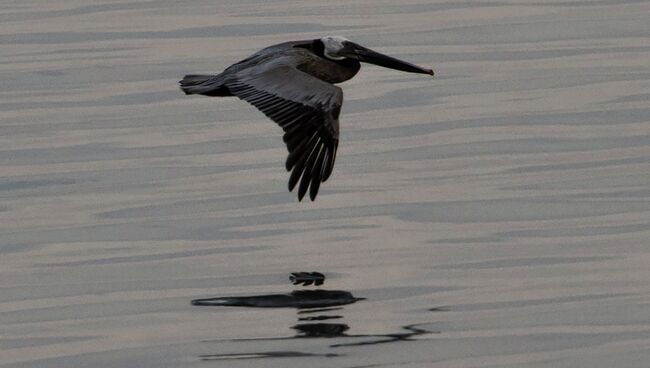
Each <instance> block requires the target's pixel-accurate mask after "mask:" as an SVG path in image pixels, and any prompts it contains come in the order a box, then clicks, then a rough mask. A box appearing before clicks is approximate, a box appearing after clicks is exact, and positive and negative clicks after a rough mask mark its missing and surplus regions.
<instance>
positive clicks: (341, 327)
mask: <svg viewBox="0 0 650 368" xmlns="http://www.w3.org/2000/svg"><path fill="white" fill-rule="evenodd" d="M337 317H338V318H341V317H340V316H337ZM292 328H293V329H294V330H296V331H298V334H297V335H296V337H339V336H346V335H345V331H347V330H349V329H350V327H349V326H348V325H346V324H343V323H301V324H298V325H295V326H293V327H292Z"/></svg>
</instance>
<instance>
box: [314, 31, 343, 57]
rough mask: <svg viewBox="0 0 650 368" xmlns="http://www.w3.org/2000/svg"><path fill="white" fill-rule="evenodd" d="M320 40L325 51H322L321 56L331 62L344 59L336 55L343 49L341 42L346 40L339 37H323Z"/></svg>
mask: <svg viewBox="0 0 650 368" xmlns="http://www.w3.org/2000/svg"><path fill="white" fill-rule="evenodd" d="M320 40H321V41H322V42H323V45H324V46H325V50H324V51H323V54H325V56H326V57H328V58H330V59H332V60H343V59H345V57H344V56H339V55H338V53H339V51H341V50H342V49H343V47H344V45H343V42H345V41H348V39H347V38H344V37H341V36H325V37H323V38H321V39H320Z"/></svg>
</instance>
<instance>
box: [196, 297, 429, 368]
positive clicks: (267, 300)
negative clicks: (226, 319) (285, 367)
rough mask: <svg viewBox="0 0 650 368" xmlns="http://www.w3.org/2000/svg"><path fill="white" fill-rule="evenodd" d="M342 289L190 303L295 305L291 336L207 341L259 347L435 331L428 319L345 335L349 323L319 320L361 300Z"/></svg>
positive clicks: (400, 337) (353, 342) (405, 337)
mask: <svg viewBox="0 0 650 368" xmlns="http://www.w3.org/2000/svg"><path fill="white" fill-rule="evenodd" d="M364 299H365V298H359V297H355V296H353V295H352V293H351V292H349V291H344V290H295V291H293V292H291V293H289V294H268V295H252V296H233V297H217V298H208V299H195V300H193V301H192V305H195V306H211V307H247V308H296V309H298V311H297V313H296V314H297V317H298V318H297V319H298V321H299V322H300V323H298V324H295V325H294V326H291V329H292V330H294V331H296V333H295V335H294V336H280V337H266V338H243V339H230V340H211V341H207V342H237V343H242V342H253V343H256V346H257V347H258V348H259V347H262V346H264V343H268V342H272V341H279V340H295V339H305V338H309V339H318V338H323V339H333V338H342V339H344V340H342V341H341V342H336V343H329V345H327V348H330V349H331V348H339V347H346V346H347V347H349V346H363V345H378V344H386V343H393V342H404V341H415V337H417V336H422V335H427V334H433V333H438V332H437V331H432V330H428V329H425V328H424V327H423V326H425V325H430V324H431V323H430V322H427V323H421V324H411V325H406V326H403V327H402V331H399V332H395V333H387V334H348V331H349V330H350V326H349V325H348V324H346V323H329V322H321V321H327V320H341V319H343V318H344V307H342V305H348V304H353V303H356V302H357V301H361V300H364ZM338 356H341V355H340V354H336V353H311V352H301V351H284V350H283V351H273V350H265V351H247V352H239V353H215V354H203V355H200V356H199V358H200V359H201V360H203V361H213V360H245V359H264V358H296V357H338Z"/></svg>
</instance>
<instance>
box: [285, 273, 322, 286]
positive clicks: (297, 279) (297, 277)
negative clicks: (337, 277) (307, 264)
mask: <svg viewBox="0 0 650 368" xmlns="http://www.w3.org/2000/svg"><path fill="white" fill-rule="evenodd" d="M289 281H291V282H292V283H293V284H294V285H300V284H302V286H309V285H311V284H314V286H320V285H323V283H324V282H325V275H323V274H322V273H320V272H292V273H291V276H289Z"/></svg>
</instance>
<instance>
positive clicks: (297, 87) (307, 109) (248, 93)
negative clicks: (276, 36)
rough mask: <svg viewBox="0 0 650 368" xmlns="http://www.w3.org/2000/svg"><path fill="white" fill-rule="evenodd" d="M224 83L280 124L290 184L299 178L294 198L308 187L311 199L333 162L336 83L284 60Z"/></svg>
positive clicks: (338, 98) (337, 106) (340, 97)
mask: <svg viewBox="0 0 650 368" xmlns="http://www.w3.org/2000/svg"><path fill="white" fill-rule="evenodd" d="M225 85H226V86H227V87H228V89H229V90H230V92H231V93H232V94H234V95H235V96H237V97H239V98H240V99H242V100H244V101H246V102H248V103H250V104H251V105H253V106H255V107H256V108H257V109H258V110H260V111H261V112H263V113H264V114H265V115H266V116H267V117H269V118H270V119H271V120H273V121H275V122H276V123H277V124H278V125H279V126H280V127H282V129H283V130H284V135H283V137H282V138H283V140H284V142H285V144H286V145H287V149H288V151H289V154H288V156H287V160H286V163H285V166H286V169H287V171H291V175H290V176H289V190H290V191H293V189H294V188H295V186H296V184H298V182H299V181H300V186H299V188H298V199H299V200H302V198H303V197H304V195H305V194H306V193H307V190H308V189H309V197H310V198H311V200H312V201H313V200H314V199H316V195H317V194H318V190H319V188H320V183H321V182H324V181H325V180H327V179H328V178H329V176H330V175H331V173H332V169H333V167H334V159H335V156H336V150H337V147H338V138H339V137H338V136H339V122H338V117H339V112H340V110H341V104H342V103H343V93H342V91H341V89H340V88H338V87H336V86H334V85H331V84H329V83H326V82H324V81H322V80H320V79H318V78H315V77H313V76H311V75H309V74H306V73H304V72H302V71H300V70H298V69H296V68H294V67H292V66H287V65H280V66H274V67H268V66H266V67H262V66H260V67H259V68H257V69H256V68H252V69H246V70H244V71H242V72H241V73H238V74H236V75H235V77H232V78H230V79H229V80H228V81H226V83H225ZM301 178H302V179H301Z"/></svg>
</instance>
